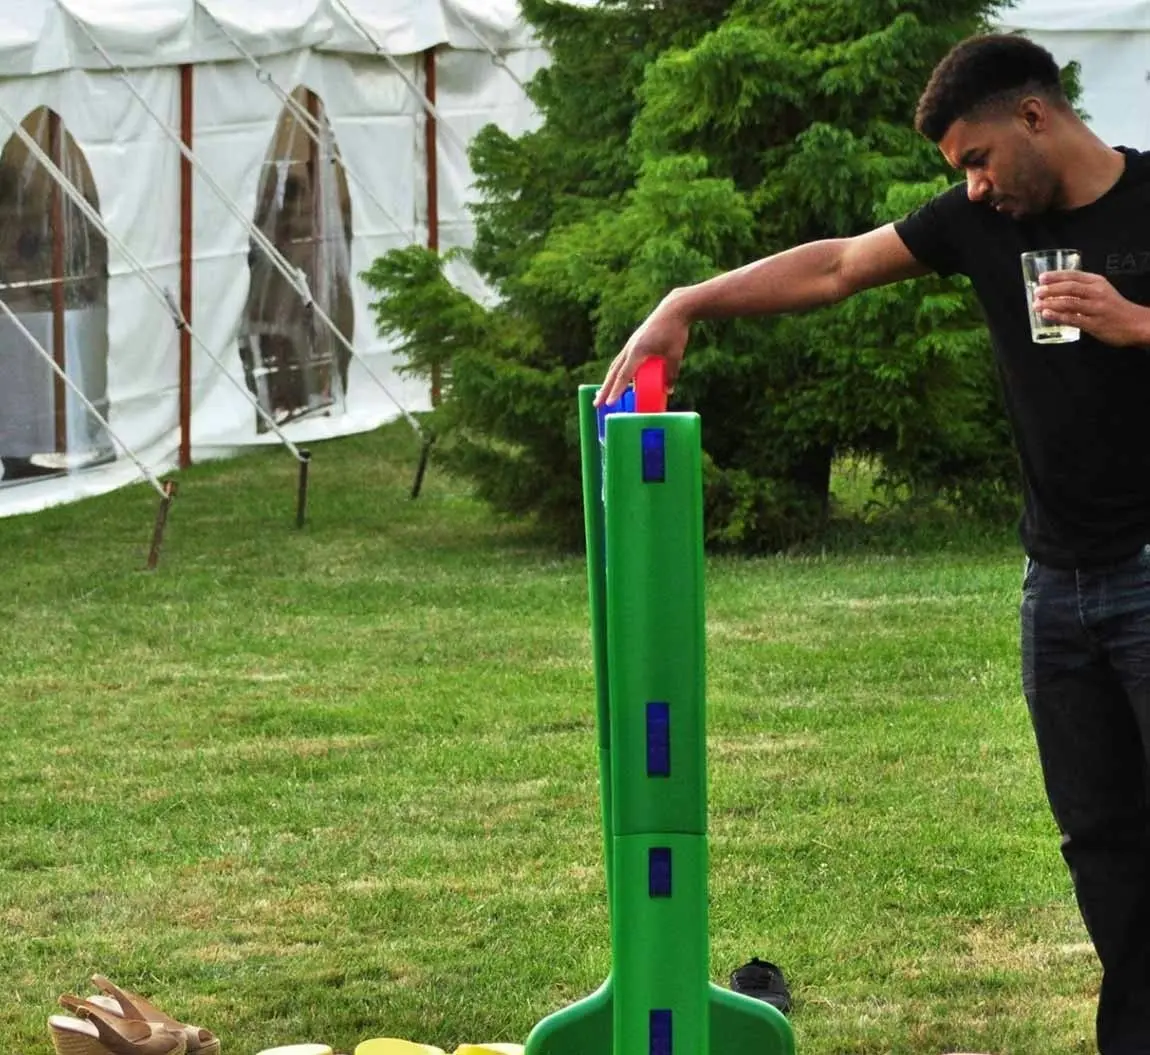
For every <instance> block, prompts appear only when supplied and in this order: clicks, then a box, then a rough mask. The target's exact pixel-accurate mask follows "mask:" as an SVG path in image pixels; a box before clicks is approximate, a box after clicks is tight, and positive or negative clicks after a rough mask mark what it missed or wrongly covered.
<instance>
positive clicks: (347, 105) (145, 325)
mask: <svg viewBox="0 0 1150 1055" xmlns="http://www.w3.org/2000/svg"><path fill="white" fill-rule="evenodd" d="M209 16H210V17H209ZM76 20H79V22H81V23H82V25H83V27H84V28H83V29H81V28H80V26H78V25H77V24H76ZM217 22H218V23H219V24H220V25H222V26H223V27H225V28H226V30H227V31H228V32H229V33H231V34H234V35H235V37H236V38H237V39H238V40H239V42H240V43H241V44H242V45H243V46H244V47H245V48H246V49H248V50H249V51H250V52H251V53H252V54H253V55H254V56H256V57H257V58H258V59H259V61H260V63H261V65H263V67H264V68H265V69H266V70H267V72H268V74H270V76H271V77H272V78H273V79H274V80H275V82H276V83H277V84H279V85H281V86H282V87H283V88H284V89H285V90H287V91H289V92H290V91H292V90H293V89H294V88H296V87H297V86H306V87H307V88H308V89H310V90H311V91H313V92H314V93H315V94H316V95H317V96H318V97H319V99H320V100H321V101H322V104H323V108H324V113H325V115H326V118H327V119H328V120H329V121H330V123H331V128H332V132H333V134H334V140H335V144H336V148H337V149H338V151H339V155H340V157H341V158H342V160H343V163H344V164H345V165H346V166H347V168H348V169H349V170H351V171H352V172H354V173H355V174H356V175H357V176H358V177H359V178H360V179H361V180H363V182H364V183H366V184H367V186H368V187H369V188H370V193H363V192H361V190H360V187H359V185H357V183H356V182H355V181H351V182H350V183H349V187H348V191H349V194H350V199H351V201H350V208H351V225H352V238H351V250H350V252H351V261H350V273H351V276H353V277H352V287H353V288H352V302H353V312H354V327H353V333H354V338H353V341H354V345H355V349H356V352H357V355H358V357H359V358H357V359H353V360H352V362H351V363H350V367H349V371H348V378H347V388H346V401H345V403H344V404H343V406H342V407H341V408H340V409H339V412H338V413H336V412H332V413H330V414H327V415H311V416H308V417H305V418H303V419H302V420H299V421H293V422H291V423H290V424H288V425H286V426H285V432H286V434H287V435H289V436H290V438H291V439H292V440H293V441H294V442H296V443H301V442H307V441H311V440H315V439H319V438H325V437H328V436H336V435H343V434H348V433H350V432H353V431H359V430H364V429H369V428H373V427H375V426H377V425H379V424H381V423H382V422H384V421H386V420H389V419H391V418H393V417H395V416H396V413H397V411H396V407H395V405H394V403H393V402H391V401H390V400H389V399H388V398H387V397H386V396H385V395H384V393H383V392H381V390H380V388H379V386H378V385H376V384H374V383H373V382H372V381H371V380H370V378H369V377H368V376H367V372H366V371H367V369H368V368H370V370H371V371H372V372H373V373H374V374H376V375H377V376H378V377H380V378H381V379H383V380H384V381H385V383H386V386H387V389H388V391H389V392H390V393H391V394H392V395H393V396H394V397H396V399H397V400H398V401H399V402H400V403H401V404H402V405H403V406H404V407H405V408H406V409H408V410H420V409H424V408H426V407H427V406H428V399H429V393H428V391H427V386H426V384H425V383H422V382H418V381H413V380H411V379H409V378H405V377H402V376H400V375H398V374H397V373H396V369H395V368H396V365H397V363H396V362H395V360H394V357H393V356H392V354H391V352H390V348H389V346H388V344H387V342H385V341H384V340H382V339H381V338H379V337H378V336H377V334H376V329H375V322H374V318H373V316H372V312H371V308H370V304H371V300H372V299H373V294H372V292H371V291H370V290H369V289H368V288H367V287H366V285H365V284H364V283H363V282H362V280H360V279H359V277H358V276H359V274H360V273H361V272H362V271H364V270H365V269H367V268H368V267H369V266H370V265H371V263H372V261H373V260H375V259H376V258H377V257H378V256H379V255H380V254H381V253H383V252H384V251H386V250H388V249H391V248H394V247H397V246H401V245H407V244H411V243H419V244H426V241H427V238H428V208H427V193H426V170H427V164H426V162H427V159H426V151H425V120H426V117H425V113H424V109H423V105H422V103H421V101H420V99H419V98H418V97H417V94H416V92H413V91H412V90H411V88H410V87H409V85H408V84H407V83H405V80H407V81H410V82H411V83H413V84H416V85H418V86H420V87H421V88H422V85H423V80H424V78H423V72H422V70H423V56H422V54H421V53H422V52H424V51H425V50H427V49H429V48H436V49H437V59H436V62H437V82H438V83H437V95H436V104H437V111H438V114H439V119H440V121H439V123H440V133H439V136H438V154H439V158H438V162H439V198H438V202H439V215H440V244H441V245H442V246H443V247H444V248H447V247H450V246H453V245H466V244H469V243H470V241H471V238H472V224H471V221H470V217H469V215H468V213H467V210H466V203H467V201H468V200H469V196H470V195H471V194H472V193H473V192H472V186H471V185H472V180H471V174H470V170H469V167H468V164H467V159H466V156H465V153H464V144H466V143H467V141H469V140H470V138H471V137H472V136H473V135H474V133H475V132H476V131H477V130H478V129H479V128H480V127H482V126H483V125H485V124H487V123H489V122H495V123H497V124H499V125H501V126H502V127H504V128H506V129H507V130H508V131H509V132H511V133H512V134H519V133H521V132H523V131H525V130H526V129H527V128H528V127H530V126H532V125H533V124H534V122H535V121H536V120H537V117H536V115H535V114H534V113H533V111H532V109H531V107H530V105H529V103H528V101H527V100H526V98H525V97H524V95H523V91H522V88H521V87H520V84H519V83H517V81H516V77H518V79H519V81H526V80H527V79H529V78H530V77H531V75H532V74H533V73H534V72H535V70H536V69H538V68H539V66H540V65H541V64H542V63H543V62H544V61H545V58H546V56H545V54H544V53H543V52H542V50H541V49H539V48H538V47H537V46H536V45H535V44H534V42H533V40H532V38H531V37H530V35H529V33H528V32H527V31H526V29H525V27H524V25H523V23H522V21H521V20H520V19H519V17H518V11H517V8H516V5H515V4H514V3H512V2H509V0H498V2H493V0H450V2H442V3H440V2H434V0H432V2H429V0H203V2H202V3H200V2H199V0H197V2H193V0H5V2H4V4H3V13H0V71H3V72H2V73H0V107H2V108H3V110H4V111H5V112H7V113H8V114H10V115H13V116H14V118H15V119H16V120H20V119H22V118H23V117H24V116H25V115H27V114H30V113H32V112H33V111H36V110H37V109H38V108H40V107H48V108H50V109H51V110H52V111H54V112H55V113H56V114H58V115H59V116H60V118H61V121H62V124H63V126H64V128H65V129H66V130H67V133H68V134H69V135H70V136H71V138H72V139H73V140H74V141H75V143H76V145H77V146H78V147H79V149H80V151H81V152H82V153H83V156H84V159H85V160H86V162H87V164H88V166H89V167H90V168H91V172H92V177H93V180H94V183H95V188H96V192H97V194H98V198H99V206H100V212H101V215H102V219H103V221H104V223H105V224H106V225H107V226H108V228H109V229H110V230H111V231H112V233H114V234H115V235H116V236H117V237H118V238H120V239H121V240H122V241H123V242H124V243H125V245H126V246H127V247H128V249H129V250H130V251H131V252H132V253H133V254H134V255H135V256H137V257H138V258H139V259H140V260H141V261H142V262H143V264H144V265H145V266H146V267H147V268H148V270H149V271H150V272H151V273H152V275H153V276H154V277H155V278H156V279H157V281H158V282H159V284H160V285H162V286H163V287H165V288H166V289H169V290H171V291H172V293H173V294H178V290H179V288H180V265H179V259H180V220H179V216H180V211H179V203H180V153H179V148H178V146H176V145H175V144H174V143H172V142H170V141H169V139H168V138H166V137H165V135H164V133H163V130H162V129H160V128H159V127H157V124H156V123H155V121H153V120H152V119H151V118H150V117H149V116H148V114H147V113H146V112H145V110H144V108H143V106H141V105H140V103H139V102H138V101H137V100H136V99H134V98H133V96H132V93H131V91H130V90H129V88H128V87H127V85H126V84H125V83H124V80H123V78H122V77H121V76H120V75H119V74H118V73H117V72H115V71H113V70H110V69H109V68H108V63H107V62H106V60H105V59H104V57H103V56H101V55H100V53H99V51H98V50H97V49H96V48H95V47H93V45H92V44H91V43H90V42H89V40H88V39H87V36H86V33H85V30H87V32H90V33H91V35H92V36H93V37H94V38H95V40H96V41H97V42H98V43H99V45H100V46H101V47H102V48H103V49H105V50H106V51H107V52H108V53H109V55H110V56H111V59H112V61H113V62H114V63H116V64H117V65H122V66H124V67H126V68H127V77H128V78H130V80H131V82H132V84H133V85H134V86H135V87H136V89H137V90H138V91H139V92H140V93H141V94H142V95H143V96H144V98H145V99H146V101H147V103H148V106H149V107H151V108H152V109H154V110H155V111H156V112H157V113H158V114H159V115H160V116H161V117H162V118H163V120H164V121H165V122H166V124H167V126H168V128H169V129H178V128H179V124H180V66H181V65H184V64H188V65H192V66H193V67H194V85H195V87H194V141H193V149H194V151H195V154H196V156H197V157H198V159H199V161H200V162H201V163H202V165H203V167H204V169H205V170H206V171H207V172H208V173H210V174H211V177H212V178H213V179H214V180H215V181H216V182H217V183H218V184H219V185H220V187H221V188H222V189H223V191H224V193H225V194H226V195H227V197H228V198H229V199H231V200H232V201H233V202H235V203H236V205H238V207H239V209H240V211H241V212H242V213H243V214H244V215H245V216H247V217H252V218H254V216H255V214H256V208H257V200H256V199H257V192H258V188H259V184H260V176H261V170H262V168H263V166H264V164H265V161H266V159H267V155H268V151H269V145H270V144H271V142H272V140H273V137H274V135H275V131H276V126H277V121H278V120H279V118H280V116H281V113H282V110H283V107H282V105H281V102H280V99H279V98H278V97H277V95H276V94H275V92H273V91H272V90H271V89H270V88H269V87H267V86H265V85H264V84H261V83H260V81H259V79H258V78H257V76H256V74H255V72H254V71H253V69H252V67H251V66H250V65H249V64H248V63H247V62H246V61H243V60H241V58H240V56H239V54H238V53H237V51H236V49H235V47H234V46H233V45H232V44H231V43H230V42H229V41H228V40H227V39H226V37H225V36H224V35H223V34H222V33H221V31H220V28H219V26H218V25H217V24H216V23H217ZM365 33H366V35H365ZM488 47H491V48H495V49H498V50H499V51H500V52H503V53H505V55H504V58H505V60H506V61H507V64H508V66H509V67H510V68H511V70H512V71H513V73H514V74H515V76H512V75H510V74H509V73H508V72H507V70H504V69H500V68H499V67H498V66H497V65H496V64H495V62H494V61H493V59H492V56H491V55H490V54H489V53H488V52H487V50H486V49H487V48H488ZM381 51H382V52H385V53H387V55H388V56H389V57H390V59H391V60H392V61H394V62H395V63H396V64H397V65H398V66H399V68H400V70H402V74H401V73H400V72H398V71H397V70H396V69H395V68H393V66H392V64H391V61H389V60H388V58H385V57H384V56H383V55H381V54H379V52H381ZM12 131H13V130H12V129H11V128H10V127H8V126H7V123H6V122H4V121H3V120H0V145H2V144H3V142H4V141H5V140H7V139H8V137H9V135H10V134H11V133H12ZM373 199H374V201H373ZM377 203H378V204H377ZM249 252H250V238H249V233H248V231H247V230H246V229H245V227H244V226H243V225H242V224H241V223H240V222H239V221H237V220H236V218H235V216H234V215H233V214H232V213H231V212H230V211H229V210H228V208H227V207H226V206H225V204H224V202H222V201H221V200H220V198H219V197H218V196H217V195H216V194H214V193H213V192H212V191H211V189H210V188H209V187H208V186H207V185H206V183H205V182H204V180H203V179H200V178H197V179H196V182H195V194H194V268H193V291H194V301H193V311H192V313H191V322H192V326H193V328H194V330H195V332H196V334H197V336H198V337H199V338H200V339H201V340H203V341H204V342H205V344H206V345H207V346H208V347H209V348H211V349H213V350H214V351H215V353H216V354H217V355H219V357H220V358H221V359H222V360H223V361H224V362H225V363H226V364H228V369H229V372H230V373H231V374H232V377H233V380H234V379H239V380H240V381H241V386H240V387H241V388H242V381H243V378H244V366H243V363H242V362H241V356H240V354H239V352H238V347H237V339H238V334H239V331H240V329H241V322H242V320H243V318H244V314H245V306H246V303H247V297H248V289H249V280H250V271H249ZM452 277H453V279H454V280H455V281H457V282H458V283H459V284H460V285H461V286H462V287H463V288H465V289H468V290H469V291H470V292H472V293H474V294H476V295H482V294H483V293H484V290H483V287H482V283H481V282H480V281H479V280H478V278H477V277H476V276H475V275H473V274H471V273H469V272H468V271H467V269H466V268H462V267H456V268H455V269H454V271H453V274H452ZM3 282H4V278H3V275H2V274H0V297H2V296H4V295H5V293H4V286H3ZM107 327H108V347H109V351H108V368H107V400H108V414H109V421H110V423H111V425H112V426H113V427H114V429H115V431H116V433H117V434H118V435H119V436H121V437H122V438H123V440H124V441H125V442H126V443H127V444H128V445H129V446H130V447H131V448H132V449H133V450H135V451H137V452H139V453H140V454H141V455H142V456H143V457H144V460H145V462H146V463H147V464H149V465H152V466H155V467H157V468H158V469H165V468H168V467H170V466H171V465H172V464H174V460H175V455H176V452H177V450H178V445H179V438H180V433H179V375H178V363H179V352H178V349H179V336H178V332H177V330H176V327H175V325H174V322H173V319H172V317H171V315H170V312H169V311H168V309H167V308H166V307H165V306H164V305H163V304H160V303H158V302H157V300H156V299H155V298H154V297H153V296H151V295H149V293H148V291H147V290H146V289H145V288H144V286H143V284H142V283H141V281H140V280H139V278H138V277H136V276H135V275H133V274H132V272H131V270H130V268H129V267H128V266H127V264H126V262H125V261H124V260H122V259H120V258H119V256H118V254H117V253H116V251H115V250H114V249H112V248H111V247H109V256H108V283H107ZM16 344H18V342H17V341H15V340H14V338H13V334H11V333H7V332H4V331H3V330H0V383H2V371H3V367H4V363H3V358H4V356H5V355H6V354H8V355H12V354H30V353H29V352H28V350H27V349H24V348H16V347H15V345H16ZM81 413H82V412H81ZM2 424H3V423H0V431H2ZM191 431H192V453H193V457H194V458H195V459H200V458H203V457H206V456H212V455H215V454H222V453H227V452H230V451H232V450H234V449H236V448H238V447H241V446H244V445H249V444H253V443H272V442H275V441H276V440H275V437H274V436H273V435H271V434H269V433H266V432H258V431H257V425H256V421H255V416H254V414H253V411H252V408H251V406H250V404H249V403H248V402H247V401H246V400H245V398H244V396H243V394H242V392H241V391H239V390H237V386H236V385H235V384H234V383H232V382H229V380H228V379H227V378H226V377H224V376H222V375H221V371H220V369H219V367H218V366H217V365H216V364H215V363H213V362H212V361H211V360H210V359H208V358H206V357H204V356H195V355H193V374H192V430H191ZM3 453H4V452H3V451H0V456H2V455H3ZM0 464H2V463H0ZM135 477H136V473H135V471H134V469H132V467H131V466H130V463H127V462H126V461H125V460H124V459H122V458H121V459H119V460H117V461H116V462H114V463H112V464H110V465H107V466H104V467H101V468H94V469H89V470H85V471H84V472H82V473H73V474H71V475H70V476H66V477H55V478H49V479H39V480H32V481H21V482H20V483H18V484H14V483H12V482H11V481H9V483H7V484H4V483H2V482H0V515H7V514H12V513H19V512H25V511H31V510H35V509H39V508H43V507H44V506H46V505H50V504H54V503H56V502H60V501H68V500H70V499H72V498H75V497H80V496H83V495H87V494H93V493H98V492H100V491H103V490H107V489H110V488H113V487H117V486H121V485H122V484H123V483H124V482H126V481H127V480H129V479H133V478H135Z"/></svg>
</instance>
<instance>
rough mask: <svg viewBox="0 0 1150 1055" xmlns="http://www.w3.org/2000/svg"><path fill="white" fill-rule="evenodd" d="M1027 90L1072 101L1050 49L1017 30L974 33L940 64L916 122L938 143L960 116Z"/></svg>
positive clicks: (1008, 100)
mask: <svg viewBox="0 0 1150 1055" xmlns="http://www.w3.org/2000/svg"><path fill="white" fill-rule="evenodd" d="M1027 94H1033V95H1042V96H1044V97H1045V98H1047V99H1048V100H1049V101H1050V102H1052V103H1054V104H1055V105H1059V106H1065V105H1068V103H1067V99H1066V94H1065V92H1063V90H1062V79H1061V77H1060V75H1059V70H1058V63H1057V62H1056V61H1055V59H1054V56H1053V55H1051V54H1050V52H1049V51H1047V50H1046V49H1045V48H1043V47H1040V46H1039V45H1038V44H1035V43H1034V41H1032V40H1027V38H1026V37H1023V36H1018V35H1016V34H1007V33H992V34H986V35H984V36H978V37H969V38H968V39H966V40H964V41H963V42H962V43H961V44H958V45H956V46H955V47H954V48H952V49H951V51H950V53H949V54H948V55H947V56H946V58H944V59H943V60H942V61H941V62H940V63H939V64H938V65H937V66H936V67H935V68H934V73H932V74H931V77H930V82H929V83H928V84H927V86H926V90H925V91H924V92H923V93H922V98H921V99H919V101H918V112H917V113H916V114H915V118H914V126H915V128H917V129H918V130H919V131H920V132H921V133H922V134H923V135H924V136H926V137H927V139H929V140H931V142H934V143H937V142H939V141H940V140H941V139H942V137H943V136H945V135H946V133H947V129H949V128H950V126H951V125H952V124H954V122H955V121H957V120H958V119H959V118H960V117H970V116H972V115H973V114H974V113H976V112H977V111H982V110H984V109H986V108H988V107H992V106H995V105H998V104H1002V103H1013V102H1016V101H1017V100H1018V99H1021V98H1022V97H1023V96H1024V95H1027Z"/></svg>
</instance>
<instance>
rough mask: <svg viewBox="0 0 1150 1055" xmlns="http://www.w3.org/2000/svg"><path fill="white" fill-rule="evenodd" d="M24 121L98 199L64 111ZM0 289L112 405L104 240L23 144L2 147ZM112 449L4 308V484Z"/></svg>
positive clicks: (96, 460)
mask: <svg viewBox="0 0 1150 1055" xmlns="http://www.w3.org/2000/svg"><path fill="white" fill-rule="evenodd" d="M22 126H23V128H24V130H25V131H26V132H27V133H28V134H29V135H30V136H31V137H32V138H33V139H35V141H36V142H37V144H38V145H39V146H40V147H41V149H43V150H44V151H45V152H46V153H47V154H48V155H49V156H50V157H51V158H52V159H53V161H54V162H55V163H56V165H57V167H58V168H59V169H60V170H61V171H62V172H63V173H64V175H65V176H66V177H67V179H68V180H69V181H70V182H71V183H72V184H74V185H75V186H76V187H78V188H79V189H80V191H81V193H82V194H83V195H84V197H85V198H86V199H87V201H88V202H89V203H90V204H91V205H92V206H93V207H95V208H96V209H99V200H98V197H97V194H96V187H95V181H94V180H93V178H92V172H91V169H90V168H89V167H88V163H87V161H86V160H85V159H84V155H83V153H82V151H81V150H80V148H79V146H78V145H77V144H76V141H75V140H74V139H73V138H72V137H71V135H69V134H68V131H67V129H66V128H65V127H64V124H63V122H62V121H61V119H60V117H59V116H58V115H57V114H56V113H54V112H53V111H51V110H48V109H47V108H44V107H41V108H40V109H38V110H34V111H33V112H32V113H31V114H29V115H28V116H27V117H26V118H25V119H24V121H23V122H22ZM0 298H2V299H3V300H4V302H5V303H6V304H7V305H8V307H9V308H11V310H12V311H13V313H14V314H15V315H16V316H17V317H18V318H19V320H20V322H21V323H22V324H23V325H24V327H25V328H26V329H27V330H28V331H29V332H30V333H31V334H32V335H33V336H34V337H35V338H36V339H37V340H38V341H39V343H40V344H41V345H42V346H43V347H44V349H45V350H46V351H48V352H49V353H51V355H52V358H53V360H54V361H55V363H56V364H57V365H59V366H60V367H62V368H63V370H64V371H65V373H66V374H67V375H68V378H69V380H71V381H72V382H73V383H74V384H75V385H76V387H77V388H79V389H80V391H82V392H83V393H84V395H85V396H86V397H87V398H88V399H89V400H91V401H92V403H93V404H94V405H95V406H96V408H97V410H99V411H100V413H101V414H102V415H103V416H105V417H106V416H107V407H108V247H107V243H106V241H105V239H104V238H103V236H102V235H101V234H99V233H98V232H97V231H94V230H93V229H92V228H91V227H90V225H89V224H88V221H87V220H86V219H85V218H84V216H83V214H82V213H81V212H80V210H79V209H78V208H77V207H76V206H75V205H74V204H73V203H72V202H71V201H70V200H69V199H68V197H67V196H66V195H65V194H64V192H63V191H62V190H61V189H60V188H59V187H58V186H57V184H56V183H55V181H54V180H53V179H52V177H51V176H50V175H49V174H48V172H47V171H46V170H45V169H44V168H43V167H42V166H41V165H40V163H39V162H38V161H37V160H36V159H35V158H34V157H33V156H32V154H31V153H30V151H29V150H28V148H27V147H26V146H25V145H24V144H23V143H22V142H21V141H20V139H19V138H18V137H17V136H15V135H13V136H11V137H10V138H9V140H8V142H7V143H6V144H5V146H4V149H3V151H0ZM114 457H115V451H114V448H113V446H112V443H111V441H110V439H109V437H108V436H107V434H106V432H105V430H104V429H103V427H102V426H101V425H100V424H99V422H97V421H96V419H95V418H93V417H92V416H91V415H90V414H89V412H88V410H87V408H86V407H85V406H84V404H83V403H82V402H81V401H80V399H79V398H77V396H76V395H75V393H74V392H72V391H71V390H70V389H68V388H67V387H66V386H65V385H64V383H63V382H62V381H61V380H60V379H59V378H58V377H57V376H56V374H55V373H54V372H53V371H52V368H51V367H50V366H49V365H48V363H47V362H45V360H44V359H43V358H42V357H41V356H40V354H39V353H38V352H37V351H36V349H35V348H34V347H33V346H32V345H31V344H30V343H29V342H28V340H27V338H25V337H24V336H23V334H21V333H20V331H19V329H18V328H17V327H16V325H15V324H14V323H13V322H12V321H11V319H10V318H9V317H8V316H7V315H6V314H0V484H4V485H7V484H11V483H13V482H19V481H22V480H26V479H30V478H35V477H39V476H46V475H55V474H57V473H62V472H68V471H71V470H75V469H81V468H86V467H88V466H90V465H95V464H101V463H103V462H106V461H110V460H111V459H113V458H114Z"/></svg>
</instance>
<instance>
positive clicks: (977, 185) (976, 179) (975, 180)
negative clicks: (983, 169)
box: [966, 172, 990, 201]
mask: <svg viewBox="0 0 1150 1055" xmlns="http://www.w3.org/2000/svg"><path fill="white" fill-rule="evenodd" d="M989 193H990V180H988V179H987V178H986V177H985V176H984V175H982V174H981V173H979V172H968V173H967V174H966V196H967V197H968V198H969V199H970V200H971V201H982V199H983V198H985V197H986V196H987V195H988V194H989Z"/></svg>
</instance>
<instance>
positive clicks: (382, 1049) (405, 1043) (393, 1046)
mask: <svg viewBox="0 0 1150 1055" xmlns="http://www.w3.org/2000/svg"><path fill="white" fill-rule="evenodd" d="M355 1055H447V1053H446V1052H445V1051H444V1050H443V1049H442V1048H433V1047H432V1046H431V1045H430V1044H416V1043H415V1042H414V1041H410V1040H397V1039H396V1038H395V1037H376V1038H375V1039H374V1040H365V1041H363V1042H362V1043H361V1044H357V1045H356V1046H355Z"/></svg>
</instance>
